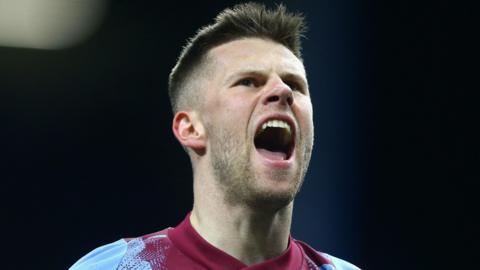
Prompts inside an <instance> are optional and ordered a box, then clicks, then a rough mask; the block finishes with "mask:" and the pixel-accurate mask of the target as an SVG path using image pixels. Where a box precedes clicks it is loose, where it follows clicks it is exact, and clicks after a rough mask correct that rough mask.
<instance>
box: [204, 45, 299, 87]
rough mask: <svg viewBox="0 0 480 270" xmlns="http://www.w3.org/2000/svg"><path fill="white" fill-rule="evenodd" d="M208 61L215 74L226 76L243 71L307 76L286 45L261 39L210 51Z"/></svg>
mask: <svg viewBox="0 0 480 270" xmlns="http://www.w3.org/2000/svg"><path fill="white" fill-rule="evenodd" d="M208 58H209V60H211V61H212V62H213V63H214V65H215V66H216V67H217V70H216V71H217V72H216V73H217V74H218V75H221V74H222V73H223V74H224V75H228V74H230V73H235V72H242V71H244V70H246V69H248V70H252V71H259V72H265V73H269V72H277V73H290V74H295V75H298V76H301V77H304V78H305V77H306V74H305V68H304V66H303V63H302V62H301V61H300V60H299V59H298V58H297V57H296V56H295V55H294V54H293V53H292V52H291V51H290V50H289V49H287V48H286V47H285V46H283V45H281V44H279V43H276V42H273V41H270V40H266V39H261V38H245V39H239V40H234V41H230V42H227V43H225V44H222V45H220V46H217V47H215V48H213V49H211V50H210V51H209V53H208Z"/></svg>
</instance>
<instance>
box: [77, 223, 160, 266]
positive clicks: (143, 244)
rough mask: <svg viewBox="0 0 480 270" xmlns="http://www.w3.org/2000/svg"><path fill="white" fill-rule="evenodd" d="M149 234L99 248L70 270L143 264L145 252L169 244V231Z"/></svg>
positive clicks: (81, 259)
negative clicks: (132, 263) (133, 262)
mask: <svg viewBox="0 0 480 270" xmlns="http://www.w3.org/2000/svg"><path fill="white" fill-rule="evenodd" d="M168 229H169V228H167V229H164V230H162V231H159V232H155V233H151V234H147V235H144V236H140V237H137V238H124V239H120V240H118V241H116V242H113V243H110V244H107V245H104V246H101V247H98V248H96V249H94V250H92V251H90V252H89V253H88V254H87V255H85V256H83V257H82V258H80V260H78V261H77V262H76V263H75V264H74V265H72V267H70V268H69V270H85V269H88V270H110V269H117V268H118V267H119V266H120V265H123V264H125V263H130V262H132V261H135V262H138V263H143V260H144V259H143V258H141V256H142V254H143V253H144V252H147V253H148V252H150V251H152V252H153V250H157V249H162V248H164V246H165V243H166V242H168V241H169V240H168V236H167V231H168Z"/></svg>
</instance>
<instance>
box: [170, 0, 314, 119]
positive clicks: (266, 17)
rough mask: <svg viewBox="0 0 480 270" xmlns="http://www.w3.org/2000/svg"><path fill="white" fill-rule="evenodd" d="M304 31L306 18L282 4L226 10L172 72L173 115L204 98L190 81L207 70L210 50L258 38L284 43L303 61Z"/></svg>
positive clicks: (191, 41)
mask: <svg viewBox="0 0 480 270" xmlns="http://www.w3.org/2000/svg"><path fill="white" fill-rule="evenodd" d="M305 30H306V25H305V20H304V17H303V16H302V15H301V14H297V13H289V12H288V11H287V10H286V8H285V7H284V6H283V5H282V4H280V5H277V6H276V8H275V9H272V10H269V9H267V8H266V7H265V5H263V4H258V3H244V4H238V5H236V6H234V7H233V8H227V9H225V10H223V11H222V12H220V13H219V14H218V15H217V17H216V18H215V21H214V23H213V24H211V25H207V26H204V27H202V28H200V29H199V30H198V32H197V34H196V35H195V36H193V37H192V38H190V39H189V40H188V43H187V45H186V46H185V47H184V48H183V50H182V52H181V54H180V57H179V58H178V61H177V63H176V65H175V67H174V68H173V69H172V71H171V73H170V76H169V82H168V94H169V97H170V103H171V105H172V110H173V112H174V113H175V112H177V111H179V110H184V109H191V108H192V107H194V106H195V105H196V103H198V100H199V98H200V97H201V95H200V94H199V89H195V86H197V85H198V84H193V85H192V84H191V83H190V82H191V81H192V79H193V78H194V77H195V76H196V75H198V71H200V70H205V68H204V67H203V66H202V65H203V64H204V63H205V62H207V60H206V55H207V54H208V52H209V51H210V49H212V48H214V47H216V46H219V45H222V44H224V43H227V42H230V41H233V40H238V39H242V38H253V37H258V38H264V39H269V40H272V41H274V42H277V43H279V44H282V45H283V46H285V47H286V48H288V49H289V50H290V51H292V53H293V54H294V55H295V56H296V57H298V58H299V59H300V60H302V58H301V38H302V37H303V34H304V32H305ZM200 66H202V68H201V69H200V68H199V67H200Z"/></svg>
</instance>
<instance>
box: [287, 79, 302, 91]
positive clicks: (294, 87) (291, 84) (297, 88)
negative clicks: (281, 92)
mask: <svg viewBox="0 0 480 270" xmlns="http://www.w3.org/2000/svg"><path fill="white" fill-rule="evenodd" d="M285 84H286V85H288V87H290V89H291V90H292V91H298V92H303V89H302V87H301V86H300V84H299V83H297V82H295V81H285Z"/></svg>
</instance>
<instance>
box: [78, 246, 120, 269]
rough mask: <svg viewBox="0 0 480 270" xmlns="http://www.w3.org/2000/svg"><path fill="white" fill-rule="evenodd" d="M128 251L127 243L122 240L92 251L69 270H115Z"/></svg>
mask: <svg viewBox="0 0 480 270" xmlns="http://www.w3.org/2000/svg"><path fill="white" fill-rule="evenodd" d="M126 251H127V242H125V240H123V239H120V240H118V241H116V242H113V243H110V244H107V245H104V246H101V247H98V248H96V249H94V250H92V251H90V252H89V253H88V254H87V255H85V256H83V257H82V258H81V259H80V260H78V261H77V262H76V263H75V264H74V265H72V267H70V268H69V270H87V269H88V270H115V269H117V267H118V264H119V263H120V261H121V260H122V257H123V255H124V254H125V252H126Z"/></svg>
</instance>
